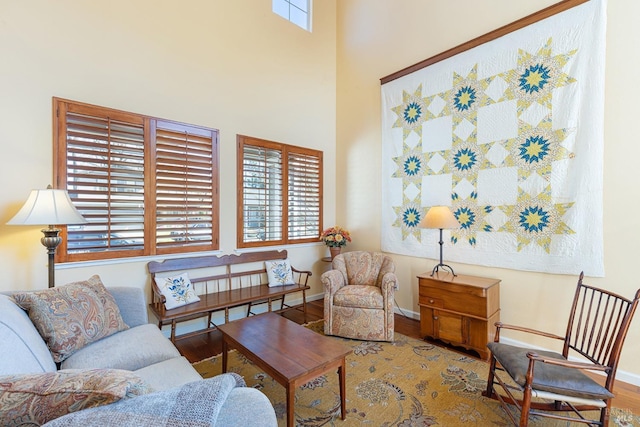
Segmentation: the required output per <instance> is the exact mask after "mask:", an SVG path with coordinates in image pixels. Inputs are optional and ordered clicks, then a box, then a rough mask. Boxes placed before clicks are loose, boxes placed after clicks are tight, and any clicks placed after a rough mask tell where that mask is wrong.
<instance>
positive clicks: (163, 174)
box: [155, 121, 218, 252]
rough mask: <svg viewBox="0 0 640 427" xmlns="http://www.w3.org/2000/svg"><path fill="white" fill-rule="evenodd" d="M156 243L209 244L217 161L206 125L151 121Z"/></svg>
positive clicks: (167, 247) (179, 245) (161, 246)
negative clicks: (154, 145) (154, 148)
mask: <svg viewBox="0 0 640 427" xmlns="http://www.w3.org/2000/svg"><path fill="white" fill-rule="evenodd" d="M155 129H156V137H155V141H156V150H155V151H156V173H155V184H156V197H155V198H156V206H155V216H156V242H155V243H156V246H157V247H158V251H159V252H163V249H164V250H166V251H171V252H174V250H171V248H174V249H175V248H178V249H179V251H182V249H184V248H185V247H194V248H197V249H198V250H202V249H203V246H204V249H209V248H211V247H212V246H213V240H212V236H213V227H214V225H217V224H216V222H217V221H214V215H213V210H212V207H213V206H214V205H215V206H217V205H218V202H217V191H215V188H214V182H215V181H214V175H213V173H214V164H215V163H216V158H215V153H214V151H213V149H214V147H213V145H212V144H211V139H212V134H211V130H209V129H202V128H194V127H193V126H185V125H182V124H177V123H172V122H164V121H157V122H156V127H155Z"/></svg>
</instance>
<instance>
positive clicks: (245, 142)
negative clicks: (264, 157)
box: [236, 135, 323, 248]
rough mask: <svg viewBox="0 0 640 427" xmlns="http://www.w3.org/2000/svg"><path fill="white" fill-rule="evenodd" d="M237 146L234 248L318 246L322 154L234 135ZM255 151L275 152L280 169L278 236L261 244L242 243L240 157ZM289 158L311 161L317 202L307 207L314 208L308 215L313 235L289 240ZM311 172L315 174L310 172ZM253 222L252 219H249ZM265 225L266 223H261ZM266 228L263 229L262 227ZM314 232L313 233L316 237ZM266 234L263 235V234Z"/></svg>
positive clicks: (317, 151)
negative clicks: (300, 244) (279, 233)
mask: <svg viewBox="0 0 640 427" xmlns="http://www.w3.org/2000/svg"><path fill="white" fill-rule="evenodd" d="M236 142H237V151H236V158H237V176H236V179H237V197H238V201H237V230H236V231H237V233H236V235H237V247H238V248H252V247H264V246H279V245H290V244H298V243H311V242H318V239H319V238H320V233H321V232H322V229H323V221H322V217H323V163H322V162H323V160H322V159H323V152H322V151H320V150H314V149H310V148H305V147H299V146H294V145H289V144H282V143H279V142H275V141H268V140H264V139H260V138H254V137H250V136H246V135H236ZM245 146H251V147H258V148H261V149H265V150H269V151H271V152H279V153H281V155H280V162H281V163H280V165H281V175H280V176H281V180H282V184H281V189H280V192H279V193H280V199H279V200H278V201H277V202H278V203H279V206H281V209H282V212H281V214H280V221H281V225H280V229H281V236H280V238H273V239H268V238H266V237H265V239H264V240H260V241H255V240H252V241H246V239H245V210H246V208H247V207H248V206H246V205H245V202H244V201H245V178H244V177H245V167H244V162H245V156H244V147H245ZM290 155H294V156H296V155H299V156H304V157H308V158H310V159H312V160H313V162H314V164H315V165H316V167H315V168H314V169H313V170H311V172H310V174H311V175H313V176H315V177H316V179H317V198H316V197H312V201H311V202H310V206H317V208H316V209H317V215H311V216H310V218H311V221H312V222H313V221H317V230H314V234H313V235H308V236H302V237H296V236H292V235H291V234H292V227H293V225H292V224H290V219H289V217H290V215H291V211H290V209H289V201H290V195H289V192H290V176H289V173H290V170H291V168H292V166H290V165H289V157H290ZM314 171H315V172H314ZM252 219H253V220H255V218H252ZM265 221H266V222H268V221H267V220H266V219H265ZM311 227H313V228H315V225H311ZM265 228H266V226H265ZM316 232H317V233H316ZM265 234H266V233H265ZM293 234H295V232H293Z"/></svg>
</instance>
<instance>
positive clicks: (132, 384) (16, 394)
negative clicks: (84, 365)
mask: <svg viewBox="0 0 640 427" xmlns="http://www.w3.org/2000/svg"><path fill="white" fill-rule="evenodd" d="M150 391H151V389H150V388H149V387H148V386H147V384H146V383H145V382H144V381H143V380H142V379H141V378H140V377H138V376H137V375H135V374H134V373H133V372H129V371H122V370H104V369H92V370H68V371H58V372H46V373H40V374H22V375H8V376H3V377H0V408H2V410H1V411H0V425H3V426H18V425H35V426H38V425H42V424H44V423H46V422H48V421H50V420H52V419H55V418H58V417H61V416H63V415H66V414H68V413H71V412H75V411H80V410H82V409H86V408H93V407H96V406H100V405H106V404H109V403H113V402H116V401H118V400H120V399H127V398H129V397H132V396H140V395H142V394H146V393H148V392H150Z"/></svg>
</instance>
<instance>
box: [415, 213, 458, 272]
mask: <svg viewBox="0 0 640 427" xmlns="http://www.w3.org/2000/svg"><path fill="white" fill-rule="evenodd" d="M418 227H421V228H437V229H439V230H440V242H438V243H440V263H438V265H436V266H435V267H433V271H431V275H432V276H433V275H434V274H436V273H437V272H438V269H439V268H440V267H442V268H443V269H446V268H448V269H449V270H450V271H451V274H453V275H454V276H456V273H454V272H453V268H451V267H450V266H448V265H447V264H444V263H443V262H442V245H443V244H444V241H443V240H442V230H443V229H445V228H446V229H451V228H458V227H460V223H459V222H458V220H457V219H456V217H455V215H454V214H453V212H451V210H450V209H449V208H448V207H447V206H434V207H432V208H431V209H429V211H428V212H427V214H426V215H425V216H424V218H422V220H421V221H420V223H419V224H418Z"/></svg>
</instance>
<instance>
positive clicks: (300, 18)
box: [272, 0, 311, 31]
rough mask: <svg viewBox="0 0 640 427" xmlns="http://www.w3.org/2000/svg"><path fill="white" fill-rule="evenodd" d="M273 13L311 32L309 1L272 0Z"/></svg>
mask: <svg viewBox="0 0 640 427" xmlns="http://www.w3.org/2000/svg"><path fill="white" fill-rule="evenodd" d="M272 8H273V12H274V13H276V14H278V15H280V16H282V17H283V18H284V19H286V20H288V21H291V22H293V23H294V24H296V25H297V26H298V27H300V28H303V29H305V30H307V31H311V0H273V3H272Z"/></svg>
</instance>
